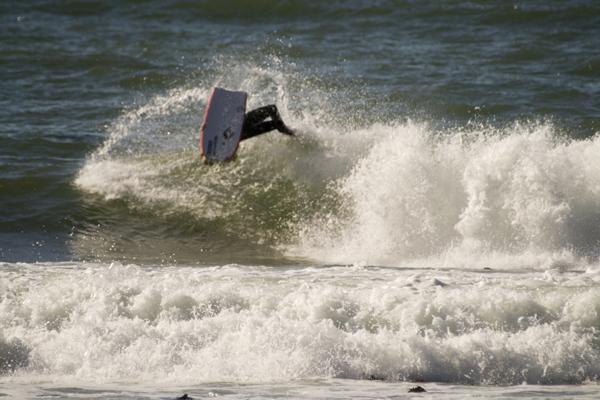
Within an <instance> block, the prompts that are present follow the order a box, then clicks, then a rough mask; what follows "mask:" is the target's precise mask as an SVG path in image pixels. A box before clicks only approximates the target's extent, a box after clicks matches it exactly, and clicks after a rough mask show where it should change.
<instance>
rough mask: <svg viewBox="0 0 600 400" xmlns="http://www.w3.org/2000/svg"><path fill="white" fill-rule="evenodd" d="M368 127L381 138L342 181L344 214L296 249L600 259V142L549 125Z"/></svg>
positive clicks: (372, 258)
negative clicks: (599, 251) (563, 134)
mask: <svg viewBox="0 0 600 400" xmlns="http://www.w3.org/2000/svg"><path fill="white" fill-rule="evenodd" d="M372 133H373V134H374V135H375V134H376V135H377V137H378V141H377V142H375V143H374V144H373V146H372V147H371V148H370V150H369V152H368V154H367V155H366V156H365V157H363V158H361V159H359V160H357V162H356V164H355V166H354V169H353V170H352V172H351V173H350V174H349V176H348V177H346V178H343V179H341V180H340V181H339V189H338V192H339V194H340V196H341V197H342V198H343V199H344V205H345V207H346V212H345V213H343V214H342V216H341V217H340V216H338V215H336V214H335V213H331V214H330V215H327V216H325V217H324V218H323V217H321V218H320V219H317V221H316V222H314V224H315V225H316V226H308V227H305V228H304V230H303V232H302V234H301V238H302V240H301V246H300V248H301V250H300V251H299V253H300V254H304V255H307V256H309V257H311V256H312V257H314V258H317V259H326V260H331V261H334V262H365V263H371V264H381V263H383V264H385V263H392V264H394V263H399V262H404V261H406V260H409V259H414V258H420V257H430V256H434V255H442V254H447V253H448V252H450V253H453V252H461V253H463V254H464V253H466V252H469V253H471V254H486V253H489V252H501V253H506V254H524V253H525V252H531V251H533V252H534V253H535V252H539V253H540V254H552V253H555V252H559V253H560V252H564V251H569V250H574V251H575V252H577V254H580V255H581V254H584V255H595V254H594V252H595V245H594V243H595V242H596V241H597V240H598V239H600V236H599V235H600V232H598V230H597V229H596V228H594V226H593V224H591V223H590V221H591V220H595V219H597V218H598V217H599V212H598V210H599V207H598V206H600V195H599V194H600V192H599V191H598V188H599V187H600V186H599V185H598V182H599V179H600V162H599V161H598V159H597V157H594V156H593V154H594V152H595V151H597V150H598V148H599V147H600V138H598V137H595V138H592V139H589V140H584V141H565V140H563V139H559V138H558V137H557V135H556V134H555V133H554V130H553V127H552V125H549V124H528V125H519V124H517V125H514V126H512V127H510V128H507V129H506V130H503V131H500V132H498V131H497V130H494V129H492V128H489V127H482V128H480V129H479V130H474V131H469V132H461V131H459V132H446V133H439V132H434V131H433V130H432V129H431V128H429V127H428V126H427V125H423V124H413V123H408V124H401V125H398V126H389V127H388V128H386V129H381V128H380V127H377V131H373V132H372ZM323 226H325V228H323ZM296 250H297V249H296Z"/></svg>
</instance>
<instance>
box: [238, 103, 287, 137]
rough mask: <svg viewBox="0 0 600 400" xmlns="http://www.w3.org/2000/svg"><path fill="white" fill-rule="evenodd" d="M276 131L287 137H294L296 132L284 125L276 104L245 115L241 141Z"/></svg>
mask: <svg viewBox="0 0 600 400" xmlns="http://www.w3.org/2000/svg"><path fill="white" fill-rule="evenodd" d="M267 119H268V120H267ZM275 129H277V130H278V131H279V132H281V133H283V134H286V135H294V132H293V131H292V130H291V129H290V128H288V127H287V126H286V125H285V124H284V123H283V120H282V119H281V116H280V115H279V111H277V107H276V106H275V105H274V104H270V105H268V106H264V107H260V108H257V109H256V110H252V111H249V112H247V113H246V115H244V125H243V127H242V136H241V138H240V141H242V140H246V139H250V138H251V137H254V136H258V135H262V134H263V133H267V132H270V131H272V130H275Z"/></svg>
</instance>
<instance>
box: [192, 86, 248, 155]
mask: <svg viewBox="0 0 600 400" xmlns="http://www.w3.org/2000/svg"><path fill="white" fill-rule="evenodd" d="M247 98H248V94H247V93H246V92H235V91H231V90H225V89H222V88H219V87H215V88H214V89H213V91H212V93H211V95H210V98H209V99H208V104H207V106H206V110H205V112H204V122H203V123H202V129H201V134H200V152H201V153H202V157H203V158H204V160H205V161H206V162H219V161H227V160H230V159H231V158H232V157H233V156H234V155H235V152H236V151H237V147H238V145H239V143H240V137H241V134H242V127H243V125H244V114H245V113H246V99H247Z"/></svg>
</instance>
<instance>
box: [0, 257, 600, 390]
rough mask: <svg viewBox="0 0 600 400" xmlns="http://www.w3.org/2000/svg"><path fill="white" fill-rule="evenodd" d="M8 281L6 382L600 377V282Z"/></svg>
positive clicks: (204, 272) (292, 273) (272, 277)
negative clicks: (39, 379) (38, 378)
mask: <svg viewBox="0 0 600 400" xmlns="http://www.w3.org/2000/svg"><path fill="white" fill-rule="evenodd" d="M2 278H3V288H2V290H3V291H4V292H5V293H7V294H8V295H6V296H3V298H2V301H1V302H0V321H1V322H2V326H3V327H4V328H3V337H2V338H1V339H0V367H2V368H3V371H2V372H3V373H6V372H7V369H8V368H12V367H14V366H17V367H19V368H18V369H17V370H16V371H13V374H14V375H13V377H12V378H11V379H13V380H16V381H18V380H19V379H25V380H27V379H32V377H35V376H39V375H43V376H45V377H46V379H47V378H48V377H50V378H51V379H52V381H53V382H62V381H65V382H69V381H72V380H73V379H75V378H76V379H77V381H78V382H88V384H91V383H92V382H93V383H96V384H98V383H105V382H114V381H119V382H129V381H132V382H138V383H139V382H142V383H150V382H155V381H159V382H162V383H163V384H179V385H181V384H184V383H187V384H191V383H193V384H198V383H202V382H222V381H229V382H255V383H256V382H277V381H289V380H291V379H294V380H297V379H313V378H346V379H347V378H350V379H385V380H391V381H398V380H400V381H403V380H409V381H421V382H422V381H426V382H429V381H436V382H451V383H465V384H502V385H505V384H521V383H524V382H527V383H535V384H566V383H568V384H572V383H581V382H585V381H594V380H597V379H598V377H599V375H600V368H599V365H600V352H599V349H598V336H597V332H598V329H599V328H600V319H599V315H600V296H599V291H598V285H599V284H600V274H599V270H598V268H597V267H594V268H589V269H588V270H587V271H579V272H576V273H574V272H567V271H562V270H561V269H560V268H555V269H549V270H548V271H547V272H546V273H545V274H544V275H543V276H540V275H539V274H538V273H536V272H535V271H528V272H523V271H521V272H519V273H506V272H501V273H498V272H493V271H484V270H479V271H477V272H469V271H459V270H453V271H440V270H431V269H429V270H427V269H419V268H416V269H400V270H397V269H390V268H371V267H369V268H365V267H352V268H348V267H331V268H270V267H251V266H236V265H228V266H221V267H213V268H208V267H207V268H186V267H161V268H147V267H146V268H142V267H138V266H135V265H128V266H123V265H119V264H111V265H105V264H99V265H89V264H88V265H85V266H84V265H75V264H63V265H59V264H54V265H46V266H45V267H44V269H43V271H40V268H39V266H38V265H26V264H20V265H18V266H16V265H12V266H11V265H7V264H5V265H3V269H2ZM75 282H77V283H76V284H75ZM15 363H18V364H15ZM9 366H12V367H9Z"/></svg>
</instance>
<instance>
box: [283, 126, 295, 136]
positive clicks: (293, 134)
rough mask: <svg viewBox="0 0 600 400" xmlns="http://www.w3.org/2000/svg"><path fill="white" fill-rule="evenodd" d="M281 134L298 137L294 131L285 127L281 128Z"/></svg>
mask: <svg viewBox="0 0 600 400" xmlns="http://www.w3.org/2000/svg"><path fill="white" fill-rule="evenodd" d="M279 132H281V133H283V134H284V135H289V136H296V132H294V131H293V130H292V129H290V128H288V127H287V126H285V125H283V126H282V127H281V129H280V130H279Z"/></svg>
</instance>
